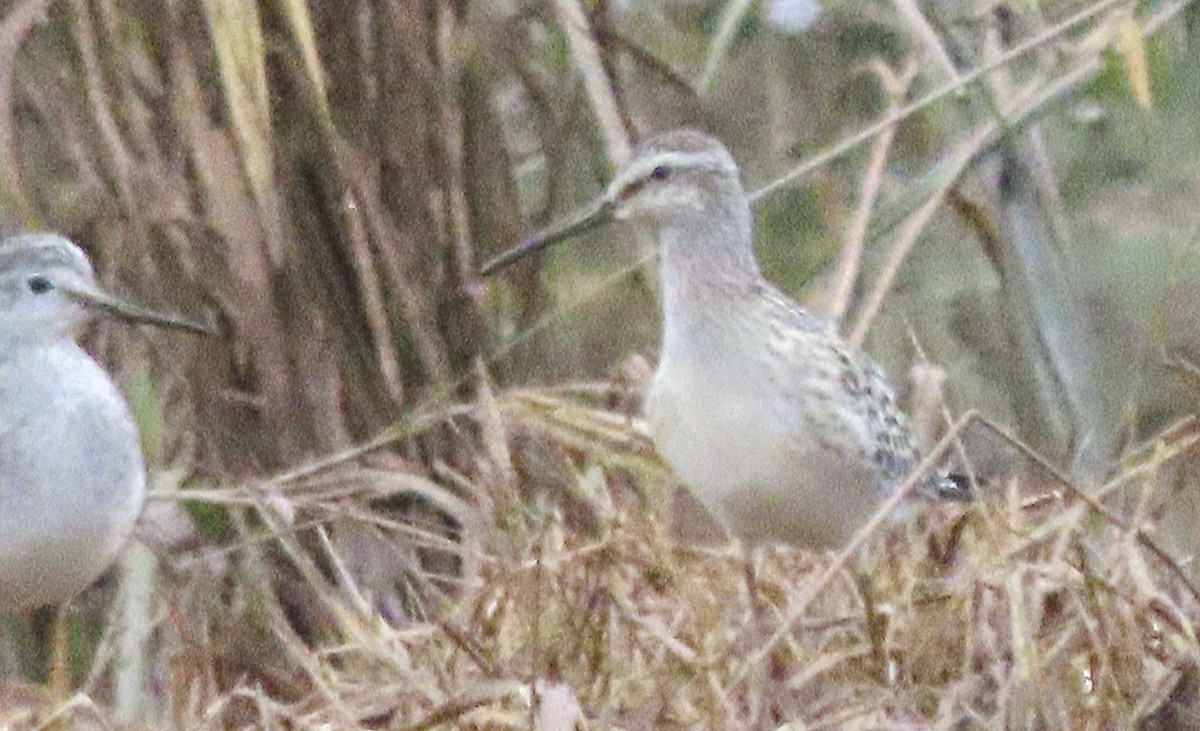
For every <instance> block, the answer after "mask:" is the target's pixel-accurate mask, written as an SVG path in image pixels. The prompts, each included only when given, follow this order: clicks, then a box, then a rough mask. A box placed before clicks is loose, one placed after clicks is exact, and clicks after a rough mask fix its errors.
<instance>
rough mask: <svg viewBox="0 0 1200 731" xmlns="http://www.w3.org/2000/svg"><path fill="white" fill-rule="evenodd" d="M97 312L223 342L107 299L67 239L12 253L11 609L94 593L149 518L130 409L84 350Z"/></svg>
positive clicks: (4, 428) (2, 260)
mask: <svg viewBox="0 0 1200 731" xmlns="http://www.w3.org/2000/svg"><path fill="white" fill-rule="evenodd" d="M95 313H99V314H105V315H109V316H113V317H116V318H119V319H122V320H125V321H128V322H134V323H146V324H152V325H158V326H162V327H171V328H182V329H185V330H191V331H193V332H200V333H207V334H212V329H211V328H209V327H208V326H205V325H200V324H197V323H194V322H190V321H188V320H185V319H183V318H179V317H175V316H172V315H164V314H161V313H157V312H153V311H151V310H148V309H145V308H142V307H139V306H137V305H134V304H131V303H129V302H126V301H124V300H121V299H118V298H116V297H113V296H111V295H108V294H105V293H104V292H103V291H102V290H101V289H100V288H99V287H98V286H97V284H96V275H95V273H94V271H93V270H92V265H91V263H90V262H89V261H88V258H87V256H86V255H85V254H84V253H83V251H82V250H81V249H80V248H79V247H78V246H76V245H75V244H73V243H71V242H70V241H68V240H67V239H65V238H63V237H61V236H57V235H54V234H49V233H30V234H23V235H20V236H14V237H12V238H9V239H6V240H5V241H4V242H2V243H0V610H12V609H24V608H29V607H35V606H40V605H44V604H58V603H62V602H65V601H67V600H69V599H71V598H72V597H74V596H75V595H76V594H78V593H79V592H81V591H83V590H84V589H85V588H87V587H88V585H89V584H91V583H92V582H93V581H95V580H96V578H98V577H99V576H100V574H101V573H103V572H104V570H105V569H107V568H108V567H109V566H110V565H111V564H112V563H113V561H114V560H115V558H116V556H117V554H118V552H119V551H120V549H121V548H122V546H123V545H124V544H125V543H126V541H127V540H128V538H129V535H130V533H131V532H132V530H133V526H134V523H135V521H136V520H137V518H138V516H139V514H140V513H141V510H142V505H143V502H144V500H145V493H146V466H145V464H144V462H143V459H142V451H141V445H140V443H139V441H138V432H137V427H136V426H135V425H134V421H133V417H132V416H131V415H130V413H129V406H128V405H127V404H126V402H125V398H124V397H123V396H122V395H121V392H120V391H119V390H118V389H117V387H116V385H115V384H114V383H113V382H112V380H111V379H110V378H109V377H108V374H107V373H105V372H104V369H103V368H101V367H100V365H99V364H98V363H96V361H94V360H92V358H91V357H90V356H89V355H88V354H87V353H86V352H85V351H84V350H83V348H81V347H79V345H78V344H77V343H76V342H75V336H76V335H77V334H78V332H79V330H80V329H81V328H82V327H83V325H84V324H85V323H86V321H87V320H88V319H89V318H90V317H91V316H92V315H93V314H95Z"/></svg>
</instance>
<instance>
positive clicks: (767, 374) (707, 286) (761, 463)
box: [484, 130, 966, 549]
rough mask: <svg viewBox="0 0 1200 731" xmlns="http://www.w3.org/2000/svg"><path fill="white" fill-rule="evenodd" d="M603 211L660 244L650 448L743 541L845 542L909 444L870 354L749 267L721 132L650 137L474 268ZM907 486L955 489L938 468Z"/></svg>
mask: <svg viewBox="0 0 1200 731" xmlns="http://www.w3.org/2000/svg"><path fill="white" fill-rule="evenodd" d="M612 219H617V220H627V221H631V222H633V223H635V224H640V225H642V226H644V227H646V228H647V229H648V230H649V231H650V232H651V233H653V235H654V237H655V238H656V239H657V241H658V244H659V246H660V247H661V287H662V308H663V336H662V351H661V356H660V360H659V364H658V370H657V371H656V372H655V374H654V379H653V381H652V383H651V386H650V390H649V392H648V394H647V396H646V406H645V410H646V418H647V420H648V422H649V425H650V432H651V434H652V436H653V438H654V443H655V446H656V447H657V448H658V451H659V453H660V454H661V455H662V456H663V457H664V458H665V459H666V461H667V462H668V463H669V464H670V466H671V467H672V468H673V469H674V470H675V471H676V473H678V474H679V476H680V477H682V478H683V480H684V481H685V482H686V483H687V484H688V486H689V487H690V488H691V489H692V492H693V493H694V494H695V495H696V497H697V498H699V500H700V502H701V503H703V504H704V506H705V507H706V508H708V510H709V511H711V512H712V513H713V515H714V516H715V517H716V518H717V519H718V520H719V521H720V522H721V523H723V524H724V525H725V527H726V528H727V529H728V530H730V531H731V532H732V533H733V534H734V535H736V536H738V537H739V538H741V539H743V540H745V541H747V542H749V543H763V542H782V543H790V544H794V545H800V546H805V547H808V548H814V549H822V548H833V547H838V546H841V545H842V544H844V543H846V542H847V541H848V540H849V539H850V537H851V536H853V534H854V532H855V531H856V530H857V529H858V528H859V527H861V526H862V525H863V524H864V523H865V522H866V521H867V519H868V518H869V517H870V516H871V515H872V513H873V512H874V511H875V510H876V509H877V508H878V506H879V504H880V501H881V499H882V498H883V497H884V496H885V495H886V494H887V493H889V492H891V491H892V490H894V489H895V488H897V487H898V486H899V485H900V483H901V482H902V481H903V480H904V478H905V477H906V476H907V475H908V473H909V472H910V471H911V470H913V469H914V468H915V467H916V466H917V463H918V462H919V459H918V455H917V450H916V448H915V446H914V444H913V440H912V437H911V435H910V433H909V429H908V425H907V420H906V419H905V417H904V414H903V413H902V412H901V411H900V410H899V408H898V407H897V405H896V401H895V398H894V397H893V395H892V391H891V388H890V387H889V386H888V384H887V382H886V380H885V379H884V377H883V375H882V374H881V373H880V370H879V368H878V366H876V365H875V363H874V362H873V361H872V360H871V359H870V358H868V357H867V356H866V355H864V354H862V353H861V352H858V351H856V350H855V349H853V348H852V347H851V346H850V345H849V344H848V343H846V342H845V341H844V340H842V338H840V337H839V336H838V335H837V334H836V333H835V332H834V331H833V329H832V327H830V326H828V325H827V324H826V323H823V322H822V321H820V320H818V319H817V318H815V317H813V316H812V315H811V314H809V313H808V312H807V311H805V310H804V309H803V308H802V307H800V306H799V305H797V304H796V303H795V302H793V301H792V300H790V299H788V297H787V296H785V295H784V294H783V293H782V292H780V291H779V290H778V289H777V288H776V287H775V286H774V285H772V284H771V283H770V282H768V281H767V280H766V279H765V278H764V277H763V275H762V272H761V271H760V269H759V266H758V260H757V258H756V257H755V255H754V248H753V233H752V229H753V226H752V217H751V212H750V205H749V201H748V200H747V198H746V194H745V192H744V190H743V189H742V183H741V176H740V173H739V170H738V166H737V163H735V162H734V160H733V157H732V156H731V155H730V154H729V152H728V151H727V150H726V149H725V147H724V146H723V145H722V144H721V143H720V142H718V141H717V140H715V139H713V138H711V137H709V136H707V135H704V134H701V133H699V132H694V131H690V130H680V131H675V132H669V133H666V134H663V135H660V136H658V137H654V138H652V139H650V140H649V141H647V142H646V143H645V144H643V145H642V146H641V147H640V148H639V149H638V150H637V152H636V153H635V154H634V156H633V159H632V160H631V161H630V162H629V164H627V165H626V166H625V167H624V168H623V169H622V170H621V171H620V172H619V173H618V174H617V176H616V178H615V179H614V180H613V181H612V183H611V184H610V185H609V187H608V191H607V192H606V194H605V195H604V196H602V197H601V198H600V199H598V200H597V201H596V202H595V203H593V204H592V205H591V206H589V207H588V208H586V209H585V210H583V211H581V212H580V213H579V214H577V215H576V216H574V217H572V218H571V219H570V220H568V221H567V222H565V223H564V224H562V225H560V226H557V227H555V228H554V229H552V230H551V231H548V232H546V233H544V234H542V235H540V236H538V237H536V238H534V239H532V240H530V241H527V242H525V243H523V244H521V245H519V246H518V247H516V248H514V249H512V250H510V251H508V252H506V253H505V254H502V255H501V256H499V257H497V258H496V259H494V260H493V261H491V262H489V263H488V264H487V265H486V266H485V267H484V274H489V273H491V272H493V271H495V270H497V269H499V268H501V267H503V266H506V265H507V264H509V263H511V262H512V261H515V260H516V259H518V258H520V257H521V256H523V255H524V254H526V253H529V252H531V251H536V250H539V249H543V248H545V247H547V246H549V245H550V244H553V243H555V242H558V241H561V240H563V239H566V238H568V237H570V236H573V235H574V234H577V233H580V232H582V231H584V230H586V229H589V228H592V227H594V226H596V225H599V224H601V223H604V222H607V221H609V220H612ZM919 493H920V494H921V495H924V496H934V497H940V498H944V497H951V498H958V497H965V496H966V492H965V491H964V490H962V489H960V488H959V486H958V485H957V484H956V483H954V482H953V481H951V480H950V479H948V478H946V477H943V476H941V475H931V476H929V477H927V478H926V479H925V480H924V481H923V482H922V483H921V489H920V490H919Z"/></svg>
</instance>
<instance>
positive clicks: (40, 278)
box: [26, 274, 54, 294]
mask: <svg viewBox="0 0 1200 731" xmlns="http://www.w3.org/2000/svg"><path fill="white" fill-rule="evenodd" d="M26 284H27V285H29V291H30V292H33V293H34V294H45V293H46V292H49V291H50V290H52V289H54V282H51V281H50V278H49V277H47V276H46V275H44V274H34V275H33V276H32V277H30V278H29V279H28V280H27V281H26Z"/></svg>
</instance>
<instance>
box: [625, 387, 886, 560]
mask: <svg viewBox="0 0 1200 731" xmlns="http://www.w3.org/2000/svg"><path fill="white" fill-rule="evenodd" d="M756 385H757V386H761V382H758V383H757V384H756V382H754V381H753V380H752V379H750V378H749V376H748V374H741V375H740V376H737V377H732V376H730V377H726V376H725V375H724V374H716V373H711V372H705V369H702V368H693V369H691V370H684V369H680V368H674V369H670V370H669V371H664V369H662V368H660V370H659V372H658V373H656V374H655V378H654V382H653V383H652V385H651V388H650V392H649V393H648V394H647V400H646V417H647V420H648V422H649V425H650V430H651V434H652V435H653V437H654V442H655V445H656V447H657V448H658V451H659V453H660V454H661V455H662V457H663V458H664V459H665V460H666V461H667V463H668V464H669V465H670V466H671V468H672V469H674V470H675V472H676V473H677V474H678V475H679V476H680V477H681V478H682V479H683V481H684V482H685V483H686V484H687V485H688V487H689V488H690V489H691V490H692V492H693V493H694V494H695V495H696V497H697V498H698V499H699V500H700V502H701V503H702V504H704V506H705V507H706V508H707V509H708V510H709V511H711V512H712V514H713V515H714V517H716V518H717V520H719V521H720V522H721V523H722V524H723V525H724V526H725V527H726V528H727V529H728V530H729V531H730V532H731V533H733V534H734V535H735V536H737V537H738V538H741V539H742V540H745V541H747V542H750V543H763V542H778V543H789V544H793V545H799V546H803V547H807V548H813V549H824V548H835V547H838V546H840V545H842V544H844V543H846V541H848V540H849V538H850V537H851V536H852V535H853V534H854V532H855V531H856V530H857V529H858V528H859V527H861V526H862V525H863V524H864V523H865V522H866V521H867V519H868V518H869V517H870V516H871V515H872V513H873V512H874V511H875V510H876V508H877V507H878V505H879V502H880V499H879V496H878V494H877V492H876V490H875V470H874V469H873V467H872V465H870V464H869V463H865V462H863V461H862V460H861V458H857V457H855V456H852V455H851V454H850V453H849V452H846V451H842V450H838V449H836V448H835V447H834V446H833V445H829V444H823V443H822V442H821V440H820V435H818V434H815V433H814V429H813V428H812V427H811V426H810V425H809V423H808V422H807V421H806V420H805V419H803V418H801V416H802V415H801V414H800V413H799V412H800V410H801V409H802V408H803V405H800V404H784V403H779V402H778V399H777V398H775V399H772V398H771V397H769V396H767V395H765V394H763V391H764V390H766V389H763V388H759V387H756ZM693 394H709V395H708V396H707V397H706V398H704V399H703V400H699V399H698V398H697V397H696V396H694V395H693Z"/></svg>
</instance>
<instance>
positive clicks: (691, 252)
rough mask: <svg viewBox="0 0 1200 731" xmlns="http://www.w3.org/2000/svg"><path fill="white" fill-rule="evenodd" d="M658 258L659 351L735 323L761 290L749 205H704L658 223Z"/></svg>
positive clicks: (682, 346)
mask: <svg viewBox="0 0 1200 731" xmlns="http://www.w3.org/2000/svg"><path fill="white" fill-rule="evenodd" d="M657 233H658V242H659V246H660V247H661V256H662V261H661V265H660V271H661V283H660V284H661V287H662V300H663V302H662V305H663V351H664V353H669V352H679V351H681V350H683V349H690V348H693V347H694V346H695V344H696V342H697V341H698V340H704V339H707V338H708V337H712V336H716V337H720V331H722V330H724V329H725V328H726V327H737V322H738V321H740V320H741V319H742V318H741V317H740V315H742V314H744V313H747V312H748V311H749V310H752V309H753V308H754V306H755V302H756V300H757V299H758V297H759V295H760V293H761V291H762V281H763V280H762V272H761V271H760V269H759V266H758V260H757V259H756V258H755V256H754V249H753V245H752V232H751V216H750V209H749V206H747V205H746V204H745V202H744V201H741V202H739V204H738V205H736V206H734V207H732V208H730V209H726V210H712V209H709V210H705V211H703V212H697V213H695V214H694V215H690V216H687V217H680V218H677V219H674V220H672V221H669V222H665V223H663V224H662V225H661V226H660V228H659V230H658V232H657Z"/></svg>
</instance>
